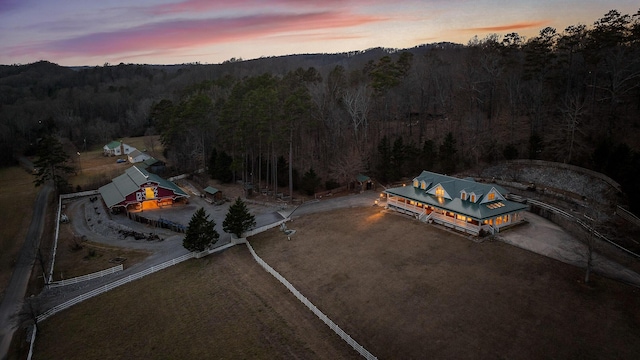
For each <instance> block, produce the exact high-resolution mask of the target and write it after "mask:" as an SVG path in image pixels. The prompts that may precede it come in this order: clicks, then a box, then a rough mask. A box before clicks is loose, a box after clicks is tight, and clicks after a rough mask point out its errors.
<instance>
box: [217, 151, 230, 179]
mask: <svg viewBox="0 0 640 360" xmlns="http://www.w3.org/2000/svg"><path fill="white" fill-rule="evenodd" d="M232 164H233V158H232V157H231V156H229V154H227V153H226V152H225V151H224V150H223V151H220V152H218V156H217V158H216V171H215V178H216V179H218V180H220V181H222V182H223V183H230V182H231V181H233V172H232V171H231V165H232Z"/></svg>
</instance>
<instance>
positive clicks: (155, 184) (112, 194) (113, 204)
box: [99, 166, 189, 211]
mask: <svg viewBox="0 0 640 360" xmlns="http://www.w3.org/2000/svg"><path fill="white" fill-rule="evenodd" d="M99 191H100V195H102V200H103V201H104V203H105V204H106V205H107V207H109V209H111V210H116V209H126V210H127V211H130V210H146V209H157V208H161V207H163V206H167V205H172V204H173V203H174V202H175V201H176V200H180V199H185V198H187V197H189V195H187V194H186V193H185V192H184V191H182V189H180V188H179V187H178V186H177V185H176V184H174V183H172V182H171V181H168V180H165V179H163V178H161V177H159V176H158V175H156V174H152V173H149V172H147V171H145V170H143V169H140V168H138V167H136V166H132V167H130V168H129V169H127V171H125V173H124V174H122V175H120V176H118V177H116V178H115V179H113V180H112V181H111V182H110V183H109V184H107V185H105V186H103V187H101V188H100V189H99Z"/></svg>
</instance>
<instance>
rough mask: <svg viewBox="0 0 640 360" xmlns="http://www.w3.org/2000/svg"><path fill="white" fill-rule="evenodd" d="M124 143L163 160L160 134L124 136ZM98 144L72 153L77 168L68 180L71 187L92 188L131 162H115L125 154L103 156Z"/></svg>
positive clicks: (115, 174) (124, 157) (106, 180)
mask: <svg viewBox="0 0 640 360" xmlns="http://www.w3.org/2000/svg"><path fill="white" fill-rule="evenodd" d="M122 141H123V142H124V143H125V144H128V145H131V146H133V147H135V148H136V149H138V150H140V151H142V150H145V149H146V150H147V151H148V154H149V155H152V156H154V157H156V158H157V159H161V160H164V157H163V156H162V144H160V136H158V135H154V136H141V137H134V138H124V139H122ZM104 145H105V144H102V145H98V146H96V147H95V148H93V149H90V150H88V151H85V152H83V153H81V154H80V155H79V156H78V155H73V156H72V160H73V161H75V162H76V165H77V167H78V169H79V171H78V174H77V175H75V176H72V177H71V178H70V179H69V182H70V183H71V184H72V186H73V188H74V189H76V188H77V186H80V188H81V189H82V190H93V189H97V188H98V187H99V186H101V185H104V184H106V183H108V182H109V181H111V179H113V178H114V177H116V176H118V175H122V173H123V172H124V171H125V170H126V169H127V168H129V167H130V166H131V165H132V164H131V163H130V162H128V161H127V162H124V163H117V162H116V160H117V159H126V156H125V155H123V156H104V155H103V150H102V147H103V146H104Z"/></svg>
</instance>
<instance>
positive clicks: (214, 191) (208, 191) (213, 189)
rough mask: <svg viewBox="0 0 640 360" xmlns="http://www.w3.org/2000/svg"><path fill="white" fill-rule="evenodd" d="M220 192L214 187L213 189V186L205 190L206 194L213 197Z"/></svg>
mask: <svg viewBox="0 0 640 360" xmlns="http://www.w3.org/2000/svg"><path fill="white" fill-rule="evenodd" d="M218 191H220V190H218V189H216V188H214V187H211V186H207V187H206V188H204V192H206V193H207V194H211V195H213V194H215V193H217V192H218Z"/></svg>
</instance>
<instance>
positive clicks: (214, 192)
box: [204, 186, 222, 201]
mask: <svg viewBox="0 0 640 360" xmlns="http://www.w3.org/2000/svg"><path fill="white" fill-rule="evenodd" d="M204 196H205V198H207V199H209V200H213V201H220V200H222V191H220V190H218V189H216V188H214V187H212V186H207V187H206V188H205V189H204Z"/></svg>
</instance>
